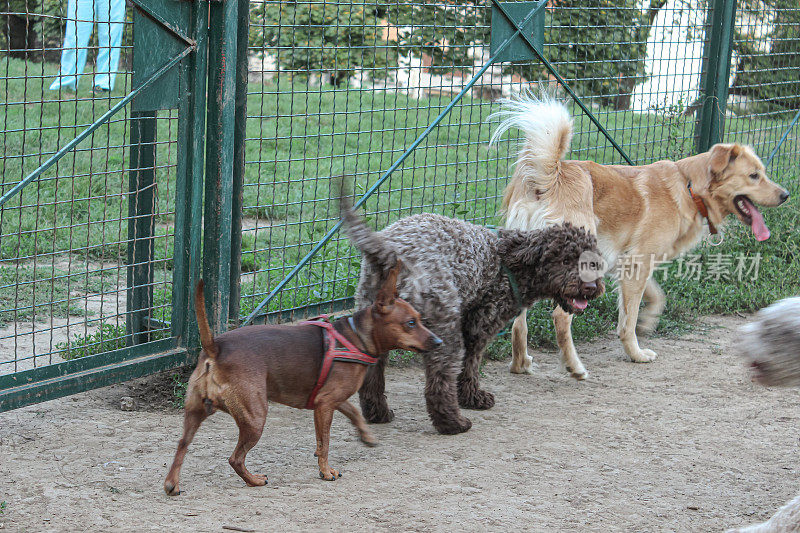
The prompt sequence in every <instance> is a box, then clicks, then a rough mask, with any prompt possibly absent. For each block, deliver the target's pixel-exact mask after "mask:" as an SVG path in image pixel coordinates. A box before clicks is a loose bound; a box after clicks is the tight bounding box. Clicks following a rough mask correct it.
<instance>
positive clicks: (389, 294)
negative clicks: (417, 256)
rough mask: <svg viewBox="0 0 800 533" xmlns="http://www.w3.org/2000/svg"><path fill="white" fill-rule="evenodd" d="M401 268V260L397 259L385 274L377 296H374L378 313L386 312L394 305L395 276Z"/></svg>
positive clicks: (395, 295)
mask: <svg viewBox="0 0 800 533" xmlns="http://www.w3.org/2000/svg"><path fill="white" fill-rule="evenodd" d="M401 268H403V262H402V261H401V260H400V259H398V260H397V262H396V263H395V264H394V266H393V267H392V268H391V269H389V272H388V273H387V274H386V279H385V280H384V281H383V285H381V290H379V291H378V296H377V297H376V298H375V307H376V308H377V309H378V312H379V313H382V314H386V313H388V312H389V310H390V309H391V307H392V306H393V305H394V301H395V299H396V298H397V276H398V275H399V274H400V269H401Z"/></svg>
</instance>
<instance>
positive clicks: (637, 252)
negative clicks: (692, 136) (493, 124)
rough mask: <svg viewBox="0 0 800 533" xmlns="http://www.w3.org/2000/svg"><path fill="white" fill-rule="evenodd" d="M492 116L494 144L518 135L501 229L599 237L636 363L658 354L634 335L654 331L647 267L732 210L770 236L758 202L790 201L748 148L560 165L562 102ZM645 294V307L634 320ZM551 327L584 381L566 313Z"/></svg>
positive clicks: (565, 129) (520, 322) (527, 368)
mask: <svg viewBox="0 0 800 533" xmlns="http://www.w3.org/2000/svg"><path fill="white" fill-rule="evenodd" d="M495 116H496V117H497V116H499V118H501V119H502V122H501V124H500V125H499V126H498V128H497V130H496V131H495V132H494V135H493V136H492V141H491V143H495V142H496V141H497V139H499V138H500V136H502V135H503V133H505V132H506V131H507V130H509V129H511V128H518V129H520V130H522V131H523V132H524V134H525V141H524V143H523V145H522V147H521V149H520V153H519V157H518V160H517V163H516V168H515V169H514V174H513V176H512V178H511V181H509V183H508V185H507V187H506V190H505V194H504V197H503V204H502V205H503V211H504V214H505V218H506V222H505V225H506V227H507V228H515V229H521V230H532V229H539V228H541V227H542V226H545V225H549V224H556V223H560V222H571V223H573V224H575V225H578V226H583V227H585V228H586V229H588V230H590V231H592V232H594V233H595V234H596V235H597V240H598V244H599V247H600V250H601V253H602V254H603V259H604V260H605V262H606V264H607V265H608V266H613V265H616V266H617V271H618V272H622V275H618V281H619V288H620V295H619V325H618V330H617V332H618V334H619V337H620V340H621V341H622V345H623V346H624V348H625V352H626V353H627V354H628V356H629V357H630V358H631V360H633V361H635V362H638V363H646V362H650V361H652V360H653V359H655V358H656V353H655V352H654V351H653V350H648V349H642V348H640V347H639V341H638V339H637V338H636V330H637V327H636V326H637V320H638V330H639V332H640V333H642V332H643V333H647V332H649V331H652V330H653V329H654V328H655V326H656V324H657V322H658V317H659V315H660V314H661V311H662V310H663V308H664V292H663V291H662V290H661V288H660V287H659V286H658V284H657V283H656V282H655V281H654V280H653V279H652V273H653V269H654V267H655V266H656V265H657V264H658V263H660V262H663V261H668V260H671V259H673V258H675V257H676V256H678V255H680V254H681V253H683V252H686V251H688V250H690V249H692V248H693V247H694V246H695V245H696V244H697V243H698V241H699V240H700V238H701V236H702V234H703V232H704V227H705V226H706V223H707V225H708V228H709V229H710V230H711V231H712V232H715V231H716V227H717V226H721V225H722V224H723V222H724V221H725V218H726V217H727V216H728V215H730V214H735V215H736V216H737V217H738V218H739V220H740V221H741V222H742V223H743V224H746V225H748V226H750V227H751V228H752V230H753V234H754V235H755V238H756V239H757V240H759V241H763V240H766V239H768V238H769V229H768V228H767V226H766V225H765V224H764V217H763V216H762V215H761V213H760V212H759V210H758V208H757V207H756V205H757V204H759V205H763V206H769V207H774V206H778V205H780V204H782V203H783V202H785V201H786V200H787V198H788V197H789V193H788V192H787V191H786V190H785V189H784V188H782V187H781V186H779V185H778V184H776V183H775V182H773V181H771V180H770V179H769V178H768V177H767V176H766V174H765V170H764V165H763V164H762V163H761V160H760V159H759V158H758V156H757V155H756V154H755V152H754V151H753V149H752V148H750V147H749V146H743V145H740V144H717V145H715V146H713V147H712V148H711V150H709V151H708V152H706V153H702V154H698V155H695V156H691V157H687V158H685V159H681V160H679V161H657V162H655V163H652V164H650V165H642V166H624V165H601V164H598V163H595V162H593V161H571V160H564V156H565V155H566V153H567V152H568V151H569V149H570V142H571V140H572V119H571V117H570V115H569V111H567V109H566V107H564V105H562V104H561V103H558V102H555V101H552V100H538V99H535V98H531V97H523V98H519V99H515V100H507V101H505V102H504V105H503V108H502V110H501V111H499V112H498V113H496V115H495ZM704 219H705V220H704ZM643 297H644V300H645V302H646V304H647V305H646V307H645V308H644V309H643V310H642V313H641V317H640V316H639V304H640V303H641V300H642V298H643ZM526 312H527V309H525V310H523V311H522V313H521V314H520V315H519V316H518V317H517V319H516V320H515V321H514V326H513V329H512V351H513V360H512V362H511V372H513V373H531V372H532V370H531V364H532V359H531V357H530V356H529V355H528V353H527V335H528V327H527V323H526ZM553 321H554V323H555V328H556V339H557V342H558V347H559V349H560V352H561V358H562V361H563V362H564V364H565V366H566V368H567V370H568V371H569V372H570V373H571V374H572V376H573V377H574V378H576V379H585V378H586V376H587V373H586V369H585V368H584V366H583V364H582V363H581V361H580V359H579V358H578V354H577V353H576V351H575V345H574V344H573V342H572V332H571V323H572V315H571V314H569V313H567V312H566V311H564V310H563V309H561V308H560V307H556V309H555V311H553Z"/></svg>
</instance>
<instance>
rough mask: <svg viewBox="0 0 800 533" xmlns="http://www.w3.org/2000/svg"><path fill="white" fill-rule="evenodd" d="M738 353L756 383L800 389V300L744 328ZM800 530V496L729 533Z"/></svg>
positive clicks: (759, 316) (768, 310)
mask: <svg viewBox="0 0 800 533" xmlns="http://www.w3.org/2000/svg"><path fill="white" fill-rule="evenodd" d="M739 341H740V342H739V343H738V345H737V346H738V350H739V353H740V354H741V355H743V356H744V357H745V358H746V359H747V361H748V363H749V366H750V368H751V369H752V370H753V380H754V381H756V382H757V383H760V384H761V385H765V386H767V387H770V386H777V387H797V386H800V298H786V299H784V300H781V301H779V302H775V303H774V304H772V305H770V306H769V307H765V308H764V309H762V310H760V311H759V312H758V313H757V314H756V318H755V320H753V321H752V322H750V323H749V324H747V325H746V326H744V327H742V329H741V338H740V339H739ZM734 531H735V532H737V533H767V532H770V533H788V532H790V531H792V532H795V531H800V496H798V497H796V498H795V499H794V500H792V501H790V502H789V503H787V504H786V505H784V506H783V507H782V508H781V509H780V510H779V511H778V512H777V513H775V514H774V515H773V516H772V518H770V519H769V520H767V521H766V522H763V523H761V524H756V525H753V526H749V527H745V528H741V529H736V530H733V529H732V530H730V532H729V533H733V532H734Z"/></svg>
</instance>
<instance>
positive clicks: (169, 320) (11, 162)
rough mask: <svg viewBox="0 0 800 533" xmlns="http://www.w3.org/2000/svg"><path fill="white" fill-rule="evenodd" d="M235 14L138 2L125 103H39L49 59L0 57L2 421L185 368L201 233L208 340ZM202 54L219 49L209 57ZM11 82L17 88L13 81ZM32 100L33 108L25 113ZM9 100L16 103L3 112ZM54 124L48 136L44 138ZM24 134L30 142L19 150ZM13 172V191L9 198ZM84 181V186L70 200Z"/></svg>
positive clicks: (68, 99)
mask: <svg viewBox="0 0 800 533" xmlns="http://www.w3.org/2000/svg"><path fill="white" fill-rule="evenodd" d="M9 5H10V4H9ZM33 5H34V6H36V4H33ZM243 5H244V6H245V7H244V12H245V13H246V9H247V8H246V6H247V3H246V2H244V3H243ZM238 7H239V5H238V4H237V3H236V2H235V1H233V2H225V3H224V4H223V3H221V2H214V3H205V2H194V3H190V2H156V1H152V0H137V1H136V2H135V3H134V8H133V10H132V13H131V14H129V18H128V20H127V21H126V23H125V24H126V25H127V26H129V27H128V28H127V29H128V31H130V30H131V29H132V31H133V43H132V50H133V54H132V58H131V60H132V67H133V68H132V72H131V75H130V76H127V75H125V73H124V72H122V73H119V77H121V78H123V79H122V81H121V82H120V83H121V84H123V85H124V90H123V91H122V94H120V92H119V91H114V90H113V88H112V90H111V91H108V92H97V91H96V90H94V91H93V92H91V93H88V94H87V91H84V90H82V87H81V82H82V81H83V80H82V79H81V76H78V78H77V79H78V81H77V82H75V88H74V89H75V92H73V91H72V90H70V91H69V92H67V91H66V90H65V89H63V88H61V87H59V88H58V89H55V90H53V91H48V90H46V89H45V87H46V84H45V83H44V80H45V79H46V78H50V76H52V75H53V74H52V73H51V72H52V69H51V68H50V67H49V66H47V65H46V63H45V62H43V61H41V59H40V60H39V61H36V64H38V65H40V66H41V75H40V76H31V75H29V73H28V69H29V68H30V66H31V58H32V57H34V58H35V56H36V54H37V53H39V52H41V54H42V56H45V54H46V53H49V52H51V51H52V50H50V49H48V48H47V45H46V43H41V49H38V48H37V47H36V45H33V46H29V47H28V49H27V50H25V51H24V52H25V53H26V54H27V57H26V58H25V59H26V61H25V62H24V63H20V62H17V61H15V60H14V59H12V58H13V57H14V53H13V52H14V50H13V49H12V43H9V54H8V56H9V58H8V59H7V60H6V61H7V63H6V65H5V66H6V77H5V78H4V79H3V81H4V82H5V84H4V85H5V87H4V88H5V94H6V97H7V100H6V102H5V104H4V105H3V106H2V109H3V117H4V118H5V123H6V128H5V130H4V131H3V134H4V139H5V146H6V148H5V150H4V156H5V157H4V158H3V168H2V170H3V191H2V192H3V194H2V198H0V208H2V220H0V224H2V245H3V255H2V262H0V267H1V268H2V288H0V290H2V291H3V298H2V309H0V319H2V325H3V326H4V327H3V329H2V330H1V331H2V333H1V334H0V343H2V345H4V346H5V348H6V350H5V351H4V353H3V356H2V357H1V358H0V411H3V410H8V409H12V408H15V407H19V406H22V405H26V404H29V403H33V402H37V401H43V400H48V399H52V398H57V397H60V396H64V395H67V394H71V393H74V392H78V391H83V390H87V389H90V388H94V387H99V386H103V385H107V384H110V383H114V382H118V381H123V380H126V379H130V378H133V377H137V376H141V375H145V374H148V373H152V372H154V371H158V370H162V369H166V368H172V367H176V366H182V365H185V364H187V363H188V362H190V361H191V359H192V354H193V353H195V354H196V350H193V349H192V348H193V347H195V346H196V345H197V341H196V338H195V337H196V327H193V326H192V325H191V317H192V313H191V309H190V303H189V302H190V294H191V290H190V288H191V287H192V286H193V285H194V283H196V280H197V279H198V278H199V276H200V271H201V248H202V247H201V236H202V232H203V231H205V237H206V242H207V245H206V246H205V249H204V250H203V253H204V254H205V258H206V262H205V264H206V268H205V269H204V275H205V277H206V279H207V283H209V284H210V290H209V295H210V299H211V300H212V302H213V305H212V308H213V309H214V310H215V311H216V313H215V314H214V316H215V317H216V324H217V326H218V329H219V324H220V323H221V322H220V320H219V318H218V315H219V312H218V309H219V306H220V305H219V302H220V301H221V300H222V297H221V295H225V305H227V295H228V294H229V290H228V286H229V284H230V266H231V261H230V254H231V251H230V249H229V248H226V247H225V246H221V245H219V243H224V242H228V243H230V234H231V231H232V230H233V221H232V219H231V208H232V205H233V204H234V203H235V202H232V200H231V194H230V192H231V190H232V185H231V184H232V182H233V181H232V176H233V174H234V172H233V166H234V159H236V156H235V155H234V154H233V150H232V147H233V146H234V143H235V142H237V136H239V135H241V131H239V130H237V129H236V128H234V122H235V114H236V113H237V112H238V114H239V116H243V107H242V108H239V107H238V105H239V104H240V100H236V99H235V91H233V90H232V88H234V87H236V76H237V75H241V73H242V72H239V71H237V68H238V67H237V65H239V66H243V68H240V69H239V70H240V71H243V72H244V73H245V76H246V62H240V61H237V60H236V58H237V54H239V51H238V50H237V37H238V35H237V31H238V30H237V24H236V17H237V9H238ZM43 9H44V8H43ZM3 15H5V16H6V17H7V18H8V19H10V18H11V17H13V16H22V15H24V16H25V17H27V19H28V20H30V19H32V18H33V17H34V16H38V15H39V14H38V13H29V12H26V13H22V12H15V11H14V10H10V11H7V12H6V13H3ZM41 15H42V17H44V16H45V15H46V14H45V13H42V14H41ZM131 19H132V20H131ZM244 21H245V24H244V25H243V27H242V28H241V30H242V31H243V35H245V36H246V35H247V25H246V21H247V17H246V16H245V17H244ZM79 22H83V21H79V20H73V19H67V24H69V23H74V24H76V25H77V24H78V23H79ZM131 26H132V28H131ZM31 27H33V26H31ZM29 31H31V32H33V31H35V30H33V29H31V30H29ZM8 38H9V41H13V38H12V37H8ZM209 40H212V41H213V42H215V43H218V44H217V45H215V46H213V47H208V46H207V43H208V42H209ZM243 42H244V41H243ZM219 43H222V44H219ZM122 48H123V49H124V48H126V46H125V45H123V46H122ZM127 48H128V49H130V47H127ZM34 61H35V59H34ZM209 61H210V62H211V64H212V65H213V67H212V68H211V69H208V68H207V65H208V64H209ZM20 66H21V67H23V68H24V69H25V71H24V75H22V76H14V75H13V74H14V69H15V68H17V67H20ZM35 66H36V65H34V67H35ZM95 74H97V72H96V71H95ZM83 77H84V78H86V77H91V75H90V74H88V75H84V76H83ZM55 78H56V79H58V78H61V72H60V71H57V72H56V73H55ZM207 80H208V86H209V87H210V88H211V90H210V91H207V90H206V87H207ZM47 81H48V84H49V79H48V80H47ZM37 84H38V85H39V86H38V87H37V86H36V85H37ZM95 89H96V88H95ZM33 91H35V92H36V94H38V95H39V99H38V100H37V101H35V102H33V103H32V102H31V98H30V96H29V95H30V94H31V92H33ZM18 93H21V94H23V95H25V101H23V102H19V101H15V100H14V98H13V96H12V98H8V96H9V95H14V94H18ZM208 93H210V94H208ZM31 105H38V106H40V111H39V117H38V121H36V122H35V123H34V124H32V123H31V114H30V113H28V112H27V111H26V109H25V107H23V106H31ZM18 106H19V107H18ZM235 109H236V111H235ZM14 115H16V117H15V116H14ZM51 115H55V120H56V121H57V124H56V126H52V124H48V119H49V118H51V117H50V116H51ZM70 115H71V116H70ZM86 116H90V117H91V120H87V119H86V118H85V117H86ZM206 116H208V124H207V125H206ZM10 118H11V119H12V120H13V119H14V118H21V119H22V120H21V124H20V125H19V127H18V128H9V127H8V123H9V119H10ZM206 128H207V134H208V142H206ZM51 130H55V132H56V136H55V137H56V138H55V139H49V138H48V133H49V132H50V131H51ZM31 132H32V133H34V134H35V136H37V137H38V139H36V140H37V141H38V142H36V143H31V142H30V141H29V140H28V136H29V133H31ZM15 136H16V137H18V138H15ZM31 137H33V136H31ZM26 141H28V146H29V147H30V148H26ZM51 141H53V142H51ZM119 141H121V142H119ZM238 142H241V141H240V140H239V141H238ZM51 146H52V148H50V147H51ZM9 148H10V150H9ZM15 148H18V149H19V150H18V152H17V153H14V149H15ZM9 152H11V153H9ZM37 152H38V153H37ZM240 163H241V159H239V164H240ZM32 167H33V169H32V170H29V169H31V168H32ZM20 170H21V171H22V172H24V173H25V174H24V175H25V177H24V178H23V179H22V180H19V181H17V182H12V181H11V179H12V176H13V175H16V174H17V173H18V172H19V171H20ZM22 172H19V173H22ZM204 175H205V180H204ZM81 179H83V180H86V181H88V184H87V183H80V184H78V185H76V183H75V182H76V180H81ZM87 185H88V186H87ZM204 187H205V188H206V190H205V193H206V194H207V195H208V196H209V197H210V198H219V199H220V201H219V202H215V201H211V202H207V204H206V212H205V217H203V216H201V213H202V209H203V193H204ZM48 200H49V201H48ZM48 208H49V210H48ZM32 210H33V211H34V213H33V216H30V212H31V211H32ZM204 222H205V228H203V223H204ZM223 226H224V227H223ZM234 272H236V274H237V275H238V270H237V269H236V267H235V263H234ZM220 283H221V284H223V285H224V288H223V289H220V288H219V287H218V285H219V284H220ZM9 347H10V349H9ZM187 349H188V350H187Z"/></svg>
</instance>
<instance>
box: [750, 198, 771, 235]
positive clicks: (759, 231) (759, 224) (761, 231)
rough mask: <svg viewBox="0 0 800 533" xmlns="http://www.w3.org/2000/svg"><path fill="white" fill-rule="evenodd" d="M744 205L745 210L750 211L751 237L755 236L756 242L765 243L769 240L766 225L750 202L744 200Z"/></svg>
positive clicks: (762, 217)
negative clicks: (745, 205) (745, 206)
mask: <svg viewBox="0 0 800 533" xmlns="http://www.w3.org/2000/svg"><path fill="white" fill-rule="evenodd" d="M744 203H745V204H747V209H749V210H750V217H751V218H752V220H753V221H752V222H751V223H750V228H751V229H752V230H753V235H755V236H756V240H757V241H766V240H767V239H769V235H770V234H769V228H768V227H767V225H766V224H764V216H763V215H762V214H761V211H759V210H758V208H756V206H755V205H753V203H752V202H751V201H750V200H748V199H746V198H745V199H744Z"/></svg>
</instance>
